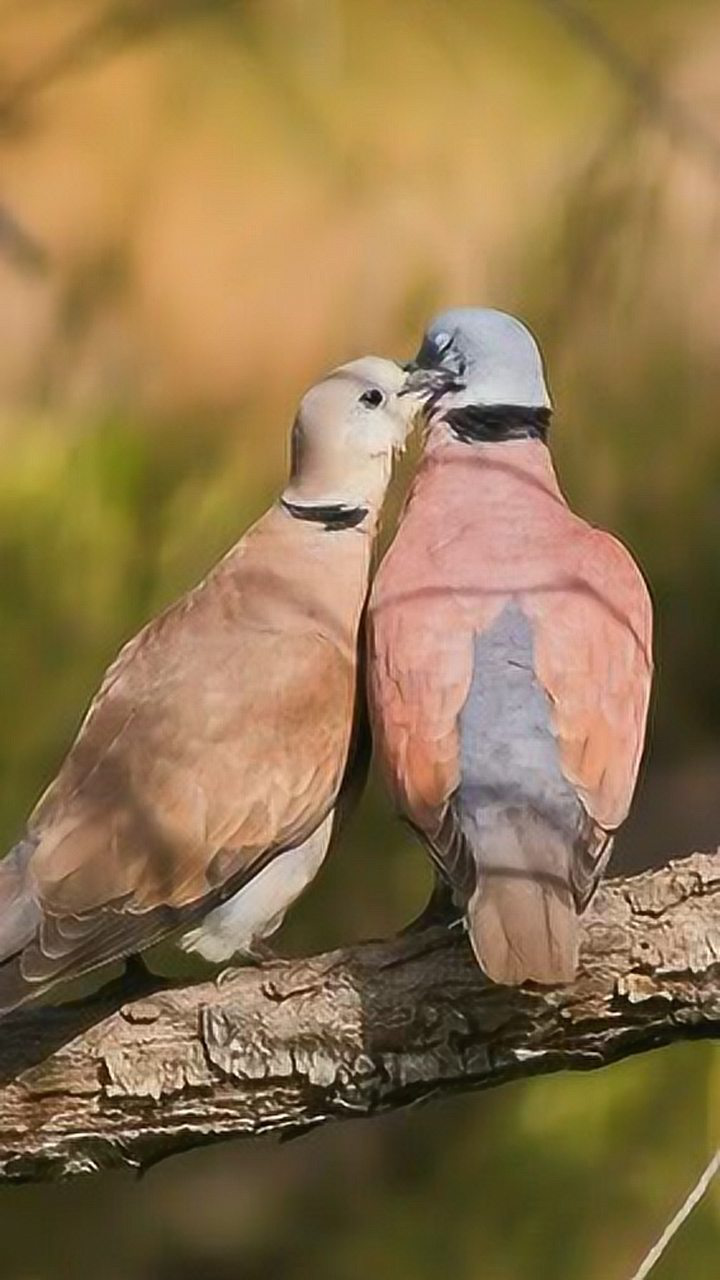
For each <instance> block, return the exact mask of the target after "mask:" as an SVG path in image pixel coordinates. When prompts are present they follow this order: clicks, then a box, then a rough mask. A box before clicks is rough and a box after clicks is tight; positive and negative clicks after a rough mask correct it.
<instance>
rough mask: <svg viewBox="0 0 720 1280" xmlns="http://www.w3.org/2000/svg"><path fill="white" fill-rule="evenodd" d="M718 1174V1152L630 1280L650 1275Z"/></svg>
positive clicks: (719, 1159)
mask: <svg viewBox="0 0 720 1280" xmlns="http://www.w3.org/2000/svg"><path fill="white" fill-rule="evenodd" d="M719 1172H720V1150H718V1151H716V1152H715V1155H714V1156H713V1158H712V1160H711V1161H710V1163H709V1165H708V1166H707V1168H706V1169H705V1171H704V1173H703V1174H702V1176H701V1177H700V1178H699V1180H698V1181H697V1182H696V1183H695V1186H694V1187H693V1189H692V1191H691V1192H690V1195H689V1196H688V1197H687V1200H686V1201H685V1203H684V1204H683V1205H682V1207H681V1208H680V1209H678V1211H677V1213H676V1214H675V1217H674V1218H673V1219H672V1221H671V1222H669V1223H668V1225H667V1226H666V1228H665V1230H664V1231H663V1233H662V1235H661V1236H660V1239H659V1240H658V1242H657V1244H656V1245H654V1246H653V1248H652V1249H651V1250H650V1252H649V1254H648V1255H647V1257H646V1258H645V1259H644V1261H643V1262H642V1263H641V1265H640V1269H639V1270H638V1271H636V1272H635V1274H634V1275H633V1276H632V1278H631V1280H645V1277H646V1276H649V1275H650V1272H651V1271H652V1269H653V1267H654V1266H655V1263H656V1262H658V1261H659V1260H660V1257H661V1255H662V1254H663V1253H664V1252H665V1250H666V1249H667V1246H668V1245H669V1243H670V1241H671V1240H672V1238H673V1236H674V1235H676V1234H677V1232H678V1231H679V1230H680V1228H681V1226H682V1225H683V1223H684V1221H685V1219H686V1218H689V1216H690V1214H691V1213H692V1211H693V1209H694V1208H695V1205H696V1204H698V1203H699V1201H700V1200H702V1198H703V1196H704V1195H705V1192H706V1191H707V1189H708V1187H709V1186H710V1183H711V1182H712V1180H713V1178H714V1177H715V1174H716V1173H719Z"/></svg>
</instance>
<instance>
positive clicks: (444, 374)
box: [398, 360, 464, 417]
mask: <svg viewBox="0 0 720 1280" xmlns="http://www.w3.org/2000/svg"><path fill="white" fill-rule="evenodd" d="M402 367H403V369H404V370H405V372H406V373H407V374H408V375H409V377H408V380H407V382H406V383H405V386H404V387H403V389H402V391H399V392H398V395H401V396H418V398H419V399H421V400H422V401H423V410H424V412H425V414H426V415H427V416H428V417H429V416H430V415H431V414H433V413H434V412H435V410H436V409H437V407H438V405H439V404H440V403H441V402H442V400H443V397H444V396H446V395H447V394H448V393H449V392H451V391H461V390H462V389H463V386H464V384H463V383H462V382H461V381H460V380H459V379H458V376H457V374H456V373H452V372H451V371H450V370H449V369H442V368H434V369H429V368H428V367H427V366H425V367H423V366H422V365H420V364H418V362H417V360H409V361H408V363H407V364H404V365H403V366H402Z"/></svg>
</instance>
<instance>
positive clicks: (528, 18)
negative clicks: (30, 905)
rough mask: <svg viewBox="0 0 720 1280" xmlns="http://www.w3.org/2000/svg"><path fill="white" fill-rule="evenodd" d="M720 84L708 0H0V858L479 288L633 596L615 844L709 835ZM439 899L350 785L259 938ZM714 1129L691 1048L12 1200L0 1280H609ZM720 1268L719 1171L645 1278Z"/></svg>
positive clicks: (343, 930) (715, 737) (401, 842)
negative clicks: (262, 519) (174, 643)
mask: <svg viewBox="0 0 720 1280" xmlns="http://www.w3.org/2000/svg"><path fill="white" fill-rule="evenodd" d="M719 107H720V6H718V4H717V3H710V2H709V0H708V2H704V0H634V2H633V3H632V4H628V3H627V0H592V3H590V0H586V3H585V4H582V3H581V0H577V3H574V0H573V2H571V0H504V2H503V3H502V4H492V5H491V4H482V3H479V2H478V0H393V3H392V4H388V3H381V0H362V2H360V0H356V2H355V3H353V0H107V2H106V0H0V448H1V450H2V452H1V455H0V458H1V461H0V657H1V661H0V837H1V839H2V844H3V846H7V845H9V844H10V843H11V842H12V840H13V839H14V838H15V837H16V836H17V835H18V833H19V831H20V829H21V826H22V822H23V819H24V817H25V815H26V813H27V811H28V810H29V808H30V807H31V805H32V804H33V802H34V800H35V799H36V797H37V795H38V793H39V792H40V790H41V789H42V788H43V786H44V785H45V783H46V782H47V781H48V779H49V778H50V777H51V775H52V773H53V771H54V769H55V768H56V767H57V765H58V764H59V762H60V759H61V757H62V754H63V751H64V749H65V747H66V746H67V744H68V742H69V740H70V737H71V735H72V734H73V732H74V730H75V728H76V726H77V724H78V720H79V717H80V715H81V713H82V711H83V709H84V707H85V705H86V703H87V701H88V698H89V697H90V695H91V693H92V692H93V689H94V687H95V686H96V684H97V681H98V679H99V677H100V675H101V673H102V671H103V669H104V667H105V666H106V665H107V663H108V661H109V660H110V659H111V657H112V656H113V655H114V653H115V652H116V650H117V649H118V647H119V646H120V644H121V643H122V642H123V641H124V639H125V638H126V637H127V636H128V635H130V634H131V633H132V632H133V631H134V630H135V629H137V628H138V626H139V625H140V624H142V622H144V621H145V620H146V619H147V618H148V617H149V616H150V615H151V614H152V613H154V612H156V611H157V610H158V609H160V608H161V607H162V606H163V605H164V604H165V603H166V602H168V601H169V600H171V599H172V598H173V597H174V596H175V595H176V594H177V593H179V592H180V591H182V590H183V589H185V588H186V587H188V586H189V585H190V584H192V583H193V582H194V581H195V580H196V579H197V578H198V577H199V576H201V575H202V574H203V572H204V571H205V570H206V569H207V567H208V566H209V565H210V564H211V563H212V562H213V560H214V559H215V558H216V557H217V556H218V555H219V554H220V553H221V552H222V551H223V550H224V549H225V548H226V547H227V546H228V545H229V544H230V543H231V542H232V541H233V540H234V539H235V538H236V537H237V536H238V535H239V534H240V533H241V532H242V530H243V529H244V528H245V527H246V526H247V524H248V523H249V522H250V521H251V520H252V519H253V518H254V517H255V516H257V515H258V514H259V513H260V512H261V511H262V510H263V508H264V507H265V506H266V504H267V503H268V501H269V500H270V499H271V497H272V495H273V494H274V493H275V492H276V491H277V488H278V486H279V485H280V484H281V483H282V479H283V476H284V473H285V467H286V460H287V431H288V427H289V425H290V423H291V420H292V416H293V409H294V405H295V403H296V401H297V399H298V397H299V396H300V394H301V393H302V391H303V389H304V388H305V387H306V386H307V385H308V384H309V383H310V382H312V381H313V380H314V379H315V378H316V376H317V375H318V374H319V373H321V372H322V371H323V370H325V369H327V368H328V366H330V365H333V364H335V363H337V362H340V361H343V360H346V359H349V358H351V357H354V356H357V355H360V354H363V353H365V352H367V351H368V350H370V351H374V352H377V353H378V354H386V355H391V356H397V357H404V356H408V355H409V354H410V353H411V352H412V351H413V350H414V348H415V345H416V344H417V341H418V336H419V334H420V332H421V330H422V328H423V326H424V323H425V321H426V319H427V318H428V316H429V315H430V314H431V313H432V312H433V311H435V310H436V309H437V308H439V307H444V306H446V305H449V304H458V303H476V304H477V303H481V304H486V305H488V304H489V305H494V306H500V307H502V308H505V309H509V310H516V311H517V312H518V313H519V314H520V315H521V316H523V317H524V318H525V319H526V320H528V321H529V322H530V323H531V325H532V326H533V327H534V329H535V330H536V332H537V334H538V336H539V338H540V340H541V342H542V344H543V347H544V350H545V354H546V357H547V360H548V364H549V371H550V380H551V385H552V389H553V393H554V397H555V401H556V406H557V415H556V421H555V428H554V447H555V451H556V456H557V462H558V466H559V470H560V473H561V478H562V481H563V484H564V486H565V488H566V491H567V493H568V495H569V496H570V498H571V500H572V501H573V503H574V504H575V505H576V506H577V507H578V508H579V509H580V510H581V511H582V512H583V513H584V514H585V515H586V516H588V517H590V518H591V519H593V520H596V521H597V522H600V523H604V524H607V525H610V526H611V527H612V528H613V529H615V530H616V531H618V532H619V533H620V534H621V535H622V536H623V537H624V538H625V540H626V541H627V542H628V543H629V544H630V545H631V547H632V548H633V550H634V551H635V553H636V554H637V555H638V557H639V558H640V560H641V562H642V564H643V565H644V567H645V570H646V572H647V574H648V576H649V578H650V581H651V583H652V586H653V591H654V595H655V599H656V602H657V607H658V614H659V622H658V639H657V654H658V665H659V679H658V687H657V696H656V700H655V707H654V716H653V726H652V741H651V746H650V750H649V752H648V755H647V758H646V765H645V770H644V775H643V783H642V787H641V791H640V794H639V796H638V800H637V804H636V807H635V810H634V814H633V816H632V818H631V820H630V822H629V823H628V826H627V828H626V831H625V833H624V836H623V839H622V840H621V841H620V842H619V844H618V852H617V858H616V862H615V866H616V868H617V869H630V868H638V867H642V866H649V865H652V864H657V863H661V862H662V861H664V860H666V859H667V858H668V857H670V856H672V855H678V854H681V853H686V852H690V851H691V850H693V849H707V848H713V847H715V845H716V843H717V841H718V837H719V836H720V746H719V745H718V744H719V743H720V653H719V650H720V645H719V642H718V635H719V632H720V423H719V422H718V405H719V404H720V324H719V323H718V298H719V296H720V252H719V251H720V113H719V111H718V108H719ZM401 480H402V478H401ZM401 489H402V483H401V481H400V483H399V484H398V487H397V494H396V501H397V500H398V499H399V497H400V494H401ZM426 884H427V870H426V865H425V859H424V857H423V855H422V854H421V853H420V852H419V850H417V849H416V848H415V846H414V845H413V842H412V840H411V839H410V838H409V837H407V836H406V835H404V834H403V833H402V831H401V830H400V828H399V826H398V825H397V824H396V823H395V822H394V821H393V819H392V815H391V814H390V813H389V811H388V808H387V806H386V804H385V802H384V800H383V798H382V796H381V795H380V794H379V792H378V790H377V788H374V789H371V791H370V793H369V795H368V796H367V798H366V801H365V803H364V805H363V809H362V811H361V813H360V815H359V818H358V820H357V821H356V822H355V823H354V825H353V827H352V829H351V831H350V832H349V833H348V835H347V838H346V839H345V841H344V844H343V847H342V848H341V849H340V850H339V851H338V853H337V855H336V857H335V858H334V859H333V860H331V863H330V865H329V866H328V867H327V868H326V870H325V871H324V872H323V874H322V876H321V878H320V880H319V881H318V882H317V883H316V886H315V887H314V889H313V892H312V894H311V895H310V896H309V897H308V898H307V900H306V901H304V902H303V903H302V904H301V905H300V906H299V907H298V908H297V909H296V911H295V913H294V915H293V917H292V919H291V921H290V922H289V924H288V925H287V926H286V929H285V931H284V933H283V934H282V935H280V936H279V945H280V948H281V949H285V950H286V951H287V952H288V953H290V952H293V951H301V950H308V949H311V948H312V949H317V948H321V947H325V946H329V945H332V944H334V943H336V942H337V941H339V940H341V939H342V940H345V939H350V938H355V937H366V936H373V935H380V934H383V933H386V932H389V931H392V930H394V929H396V928H397V927H398V926H399V925H400V924H402V923H403V922H404V921H405V920H406V919H408V918H409V916H410V915H411V913H413V912H414V911H416V910H417V908H418V907H419V905H420V904H421V902H422V900H423V898H424V894H425V890H426ZM719 1138H720V1059H719V1058H718V1050H717V1049H714V1048H713V1047H712V1046H711V1045H689V1046H684V1047H680V1048H677V1049H673V1050H668V1051H665V1052H661V1053H659V1054H657V1055H646V1056H644V1057H641V1058H638V1059H636V1060H634V1061H630V1062H626V1063H624V1064H622V1065H620V1066H617V1067H615V1068H612V1069H611V1070H608V1071H605V1072H602V1073H598V1074H596V1075H582V1076H581V1075H578V1076H558V1077H551V1078H546V1079H538V1080H534V1081H529V1082H526V1083H519V1084H515V1085H513V1086H511V1087H506V1088H504V1089H502V1090H499V1091H497V1092H493V1093H488V1094H483V1095H475V1096H467V1097H464V1098H458V1099H455V1100H453V1101H452V1102H448V1103H443V1104H435V1105H433V1106H428V1107H426V1108H425V1109H423V1110H419V1111H414V1112H410V1113H408V1114H404V1115H396V1116H393V1117H391V1118H388V1119H384V1120H377V1121H373V1122H371V1123H359V1122H356V1123H352V1124H347V1125H345V1126H338V1127H335V1128H328V1129H327V1130H323V1131H320V1132H317V1133H315V1134H313V1135H311V1136H310V1137H308V1138H306V1139H303V1140H302V1141H299V1142H295V1143H291V1144H288V1145H286V1146H279V1145H277V1144H273V1143H267V1144H263V1143H258V1144H255V1145H243V1144H241V1143H235V1144H231V1145H229V1146H225V1147H219V1148H215V1149H211V1150H207V1151H199V1152H195V1153H190V1154H188V1155H187V1156H183V1157H179V1158H176V1159H174V1160H172V1161H170V1162H169V1163H167V1164H166V1165H163V1166H160V1167H159V1168H157V1169H154V1170H152V1171H151V1172H150V1173H149V1175H148V1176H147V1177H146V1178H145V1179H144V1180H143V1181H142V1183H138V1182H135V1181H133V1180H132V1179H131V1178H129V1177H125V1176H120V1175H117V1176H106V1177H102V1178H99V1179H95V1180H90V1181H87V1182H83V1183H76V1184H70V1185H64V1186H58V1187H19V1188H9V1189H2V1190H0V1275H1V1277H2V1280H56V1278H58V1280H64V1278H65V1277H67V1278H68V1280H75V1278H76V1277H77V1276H79V1275H95V1276H98V1277H102V1280H264V1278H265V1277H268V1278H274V1277H282V1278H283V1280H365V1278H366V1277H367V1276H376V1277H379V1278H380V1280H411V1278H412V1280H441V1278H442V1280H444V1277H446V1276H448V1275H451V1276H453V1277H455V1278H456V1280H580V1278H581V1280H625V1278H626V1277H627V1276H629V1275H630V1274H631V1272H632V1271H633V1270H634V1268H635V1266H637V1264H638V1262H639V1260H640V1258H641V1257H642V1256H643V1254H644V1252H645V1251H646V1250H647V1248H649V1246H650V1244H651V1242H652V1241H653V1240H654V1239H655V1237H656V1236H657V1234H658V1233H659V1231H660V1229H661V1228H662V1226H664V1224H665V1222H666V1221H667V1220H668V1218H669V1216H670V1214H671V1212H672V1211H673V1210H674V1209H675V1208H676V1207H677V1205H678V1203H679V1202H680V1201H681V1200H682V1199H683V1197H684V1195H685V1193H686V1191H687V1190H688V1189H689V1186H690V1185H691V1183H692V1182H693V1181H694V1179H695V1177H696V1176H697V1174H698V1173H699V1171H700V1169H701V1167H702V1166H703V1165H704V1164H705V1162H706V1160H707V1158H708V1156H709V1153H710V1151H711V1150H712V1149H713V1147H714V1146H715V1145H717V1143H718V1139H719ZM718 1275H720V1190H715V1192H714V1193H711V1194H710V1195H709V1196H708V1197H707V1199H706V1200H705V1201H704V1203H703V1204H702V1206H701V1207H700V1209H699V1210H698V1211H697V1212H696V1213H695V1215H694V1216H693V1218H692V1219H691V1220H690V1222H689V1223H688V1225H687V1226H686V1227H685V1228H684V1230H683V1231H682V1232H681V1233H680V1235H679V1236H678V1237H677V1239H676V1241H675V1242H674V1244H673V1246H672V1247H671V1249H670V1250H669V1252H668V1254H667V1256H666V1259H665V1260H664V1261H663V1262H662V1263H661V1264H660V1265H659V1266H658V1268H657V1270H656V1271H655V1272H653V1276H657V1280H678V1277H683V1278H685V1277H688V1278H690V1277H692V1280H714V1278H716V1277H717V1276H718Z"/></svg>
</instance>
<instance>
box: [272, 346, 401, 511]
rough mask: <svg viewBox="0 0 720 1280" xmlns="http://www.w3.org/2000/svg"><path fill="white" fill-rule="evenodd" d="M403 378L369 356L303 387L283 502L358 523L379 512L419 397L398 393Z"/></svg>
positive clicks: (397, 369) (392, 367)
mask: <svg viewBox="0 0 720 1280" xmlns="http://www.w3.org/2000/svg"><path fill="white" fill-rule="evenodd" d="M406 382H407V374H406V373H405V371H404V370H403V369H402V368H401V367H400V365H398V364H395V363H394V362H393V361H391V360H381V359H380V358H379V357H377V356H366V357H365V358H364V359H362V360H353V361H352V362H351V363H350V364H344V365H341V366H340V367H339V368H338V369H333V371H332V372H331V373H329V374H328V375H327V377H325V378H323V380H322V382H318V383H317V384H316V385H315V386H314V387H311V388H310V390H309V391H308V392H306V394H305V395H304V396H303V398H302V400H301V402H300V408H299V410H298V414H297V417H296V419H295V424H294V426H293V432H292V466H291V473H290V482H289V484H288V486H287V488H286V489H285V492H284V493H283V502H284V503H285V505H286V506H290V507H292V508H293V509H295V510H297V511H302V510H303V509H306V510H308V511H310V510H312V509H318V510H319V509H322V508H327V509H328V510H334V511H336V512H337V511H339V512H342V511H343V510H344V511H346V512H348V513H352V512H355V513H358V518H357V520H356V521H355V523H360V520H361V519H363V518H364V515H367V514H368V513H376V512H377V511H378V510H379V508H380V507H381V505H382V502H383V499H384V497H385V491H386V489H387V486H388V483H389V481H390V476H391V474H392V464H393V459H394V456H395V454H396V453H398V452H400V451H401V450H402V449H403V448H404V447H405V443H406V441H407V437H408V434H409V432H410V429H411V426H412V423H413V417H414V414H415V413H416V412H417V410H418V400H417V397H414V396H411V397H405V396H402V395H400V394H399V393H400V392H401V391H402V390H403V389H404V387H405V384H406ZM360 513H364V514H363V515H360ZM338 521H339V517H338Z"/></svg>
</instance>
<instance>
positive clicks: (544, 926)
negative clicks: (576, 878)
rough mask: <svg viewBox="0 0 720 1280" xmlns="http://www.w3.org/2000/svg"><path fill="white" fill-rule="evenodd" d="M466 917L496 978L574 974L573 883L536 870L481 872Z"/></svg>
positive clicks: (551, 978)
mask: <svg viewBox="0 0 720 1280" xmlns="http://www.w3.org/2000/svg"><path fill="white" fill-rule="evenodd" d="M467 918H468V927H469V931H470V939H471V941H472V946H473V951H474V952H475V955H476V957H477V960H478V963H479V964H480V966H481V968H482V969H483V971H484V972H485V973H486V974H487V976H488V977H489V978H491V979H492V981H493V982H498V983H503V984H504V985H506V986H519V985H520V984H521V983H523V982H527V981H532V982H538V983H542V984H543V985H546V986H554V985H556V984H559V983H568V982H572V981H573V980H574V978H575V973H576V969H577V959H578V920H577V914H576V910H575V904H574V902H573V899H572V895H571V893H570V890H569V888H567V889H566V888H565V887H564V886H563V885H562V884H559V883H558V882H548V880H547V879H545V878H540V877H537V878H533V877H532V875H527V876H521V877H519V876H517V875H512V874H511V875H503V873H502V872H496V871H493V872H491V873H490V874H489V875H483V874H482V873H481V875H480V882H479V884H478V887H477V888H476V890H475V892H474V893H473V895H472V897H471V898H470V901H469V903H468V907H467Z"/></svg>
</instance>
